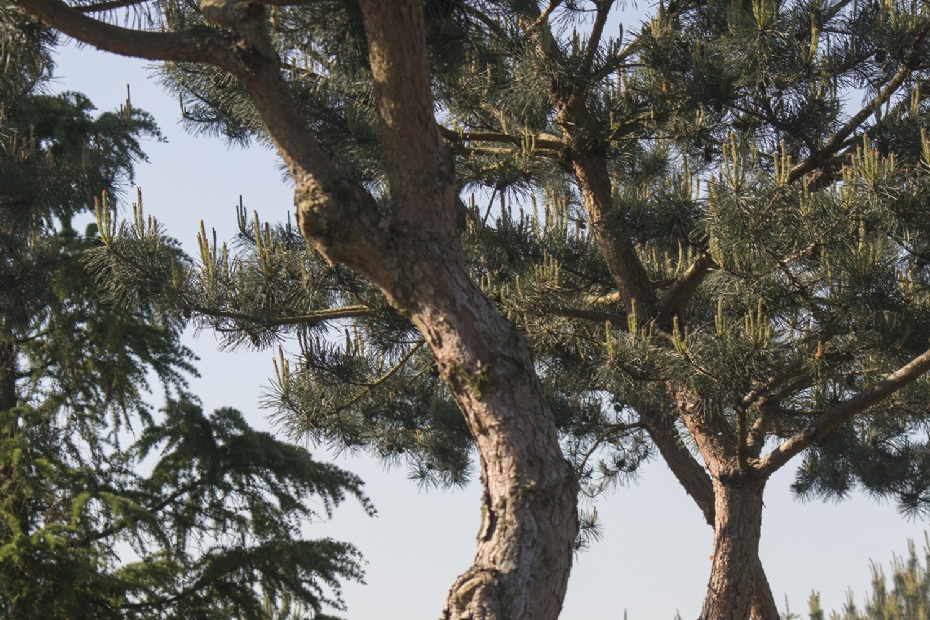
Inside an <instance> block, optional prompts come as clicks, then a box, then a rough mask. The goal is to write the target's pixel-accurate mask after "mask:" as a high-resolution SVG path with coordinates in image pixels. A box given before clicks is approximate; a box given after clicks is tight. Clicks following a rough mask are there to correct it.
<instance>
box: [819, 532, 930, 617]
mask: <svg viewBox="0 0 930 620" xmlns="http://www.w3.org/2000/svg"><path fill="white" fill-rule="evenodd" d="M907 551H908V555H907V558H906V559H905V558H903V557H898V556H894V557H893V558H892V560H891V590H889V589H888V581H887V579H886V578H885V571H884V570H883V569H882V566H881V565H880V564H875V563H874V562H873V563H872V566H871V570H872V593H871V594H869V595H867V596H866V599H865V601H864V603H865V604H864V608H863V609H862V610H861V611H860V610H859V608H858V607H857V606H856V602H855V596H854V595H853V593H852V591H850V592H849V593H848V595H847V600H846V604H845V605H844V606H843V612H842V614H840V613H838V612H835V611H834V612H831V613H830V617H829V620H921V619H923V618H926V617H927V615H928V614H930V579H928V573H927V568H928V566H930V546H928V545H925V547H924V556H925V557H924V562H923V564H921V562H920V559H919V558H918V556H917V550H916V548H915V546H914V541H913V540H909V541H907ZM808 603H809V608H810V615H809V617H810V620H824V618H826V616H825V615H824V611H823V609H822V608H821V606H820V594H819V593H818V592H812V593H811V596H810V600H809V601H808Z"/></svg>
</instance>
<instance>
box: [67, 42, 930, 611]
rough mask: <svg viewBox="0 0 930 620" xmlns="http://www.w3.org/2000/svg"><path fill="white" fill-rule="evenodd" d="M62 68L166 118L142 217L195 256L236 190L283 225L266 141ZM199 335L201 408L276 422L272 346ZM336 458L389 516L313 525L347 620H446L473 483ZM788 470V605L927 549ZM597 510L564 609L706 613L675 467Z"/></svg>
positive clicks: (781, 507) (766, 555)
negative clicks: (194, 132)
mask: <svg viewBox="0 0 930 620" xmlns="http://www.w3.org/2000/svg"><path fill="white" fill-rule="evenodd" d="M632 25H633V24H630V25H629V26H632ZM629 26H628V27H627V28H626V30H630V29H631V27H629ZM57 64H58V68H57V71H56V75H57V77H58V79H57V82H56V83H55V88H56V89H57V90H76V91H81V92H84V93H85V94H87V95H88V96H89V97H90V99H91V100H92V101H93V102H94V103H95V104H96V105H97V107H98V108H99V109H103V110H105V109H114V108H116V107H118V106H119V105H120V104H121V103H122V102H123V101H124V99H125V96H126V84H130V86H131V90H132V102H133V105H134V106H136V107H139V108H142V109H144V110H147V111H149V112H151V113H152V114H153V115H154V116H155V119H156V120H157V121H158V123H159V124H160V126H161V128H162V131H163V132H164V134H165V136H166V137H167V138H168V142H167V143H165V144H160V143H154V142H149V143H147V144H146V145H145V150H146V152H147V153H148V154H149V157H150V158H151V163H150V164H147V165H142V166H140V167H139V169H138V174H137V179H136V181H137V183H138V184H139V185H141V186H142V188H143V193H144V199H145V200H144V202H145V208H146V211H147V212H148V213H150V214H153V215H155V216H156V217H157V218H158V219H159V220H160V221H162V222H163V223H164V224H165V226H166V227H167V228H168V230H169V232H170V233H171V234H172V235H173V236H174V237H176V238H178V239H179V240H180V241H181V242H182V244H183V246H184V247H185V249H186V250H187V251H188V253H191V254H194V253H196V245H195V242H194V239H195V235H196V232H197V230H198V227H199V222H200V220H201V219H203V220H204V221H205V223H206V226H207V229H208V230H209V229H210V228H211V227H213V228H216V229H217V233H218V236H219V238H220V239H229V238H230V237H231V236H232V234H233V232H234V230H235V215H234V210H233V207H234V205H236V204H237V203H238V199H239V195H240V194H241V195H243V197H244V201H245V205H246V207H247V208H248V209H249V210H250V211H251V210H253V209H255V210H258V212H259V215H260V216H261V217H262V219H264V220H279V219H283V218H284V217H285V216H286V213H287V212H288V211H289V210H291V209H292V206H291V202H292V201H291V188H290V187H289V186H288V184H287V183H286V182H285V181H284V180H283V179H282V176H281V173H280V171H279V169H278V165H277V159H276V156H275V155H274V154H273V153H272V152H270V151H267V150H263V149H261V148H259V147H253V148H251V149H248V150H242V149H238V148H233V149H229V148H227V147H226V146H225V145H224V144H223V143H222V142H220V141H219V140H216V139H213V138H207V137H201V138H192V137H190V136H188V135H186V134H185V133H184V131H183V129H182V128H181V127H180V125H179V124H178V121H179V118H180V113H179V112H180V111H179V107H178V103H177V99H176V98H172V97H170V96H168V95H166V94H165V93H164V92H162V91H161V90H160V89H159V87H158V86H157V84H156V83H155V82H154V80H152V79H151V78H150V77H149V75H150V73H149V72H147V71H146V69H145V67H146V63H144V62H141V61H137V60H131V59H124V58H118V57H114V56H111V55H107V54H103V53H100V52H95V51H92V50H89V49H83V50H78V49H76V48H75V47H73V46H69V47H67V48H63V49H62V50H61V52H60V54H59V55H58V57H57ZM188 341H189V344H190V346H192V347H193V348H194V350H195V351H196V352H197V354H198V355H199V356H200V357H201V361H200V363H199V369H200V372H201V375H202V377H201V378H200V379H198V380H195V381H194V382H193V383H192V386H193V390H194V392H195V393H196V394H198V395H199V396H200V397H201V398H202V400H203V402H204V405H205V407H206V408H207V409H208V410H212V409H215V408H217V407H221V406H231V407H235V408H237V409H240V410H241V411H243V413H245V414H246V416H247V417H248V418H249V419H250V420H251V422H252V424H253V425H255V426H258V427H262V428H268V425H267V422H266V421H265V419H264V412H263V411H262V410H261V409H260V408H259V407H258V401H259V396H260V392H261V385H263V384H266V383H267V377H268V376H269V375H270V374H271V357H272V353H271V352H270V351H268V352H261V353H254V352H249V351H237V352H235V353H221V352H218V351H217V347H216V341H215V339H214V337H213V335H212V334H210V333H203V334H201V335H200V336H199V338H193V336H189V337H188ZM313 452H314V454H315V456H316V457H317V458H319V459H332V458H333V456H332V455H329V454H327V453H326V452H325V451H324V450H323V449H322V448H316V449H314V450H313ZM336 462H337V463H338V464H339V465H340V466H342V467H344V468H346V469H349V470H351V471H354V472H355V473H357V474H359V475H360V476H361V477H362V478H363V479H364V480H365V481H366V489H367V492H368V494H369V495H370V497H371V499H372V500H373V501H374V504H375V506H376V507H377V509H378V511H379V514H378V516H377V517H375V518H373V519H370V518H368V517H366V516H365V515H364V513H363V512H362V511H361V510H360V509H359V508H358V507H357V506H354V505H351V503H350V504H348V505H346V506H344V507H342V508H340V509H338V510H337V511H336V514H335V517H334V519H333V521H331V522H328V523H321V524H314V525H312V526H310V527H308V529H307V532H308V534H309V535H310V536H312V537H322V536H330V537H333V538H336V539H340V540H346V541H349V542H352V543H354V544H356V545H357V546H358V547H359V548H360V549H361V551H362V552H363V553H364V555H365V558H366V560H367V561H368V566H367V573H368V576H367V582H368V585H365V586H361V585H348V586H347V587H346V588H345V591H344V594H345V599H346V602H347V603H348V606H349V608H348V612H347V613H346V614H345V615H346V616H347V617H348V618H350V619H352V620H367V619H371V620H374V619H377V620H411V619H414V618H436V617H438V616H439V612H440V609H441V607H442V603H443V601H444V598H445V594H446V591H447V589H448V587H449V585H450V584H451V583H452V581H453V579H454V578H455V576H456V575H458V574H459V573H460V572H462V571H463V570H465V568H467V567H468V565H469V564H470V561H471V556H472V554H473V552H474V538H475V535H476V533H477V529H478V522H479V496H480V494H479V488H478V485H477V484H476V483H473V484H472V485H471V486H469V487H468V488H467V489H464V490H457V491H454V492H443V491H437V490H432V491H429V492H428V493H427V492H420V491H418V489H417V486H416V485H415V484H414V483H412V482H409V481H408V480H407V479H406V472H405V470H404V469H403V468H400V469H395V470H392V471H388V472H385V471H384V470H383V468H382V467H381V465H380V464H378V463H376V462H374V461H372V460H370V459H367V458H363V457H358V458H354V457H345V456H342V457H340V458H338V459H336ZM792 475H793V469H792V468H791V467H790V466H788V467H787V468H786V470H785V471H783V472H781V473H780V474H778V475H776V476H775V477H774V478H773V479H772V480H771V482H770V483H769V485H768V487H767V490H766V495H765V505H766V510H765V513H764V515H765V516H764V521H763V527H762V547H761V556H762V562H763V565H764V566H765V567H766V571H767V574H768V577H769V581H770V583H771V585H772V590H773V592H774V594H775V597H776V600H777V601H779V606H780V608H782V610H783V607H784V602H783V601H784V596H785V595H788V597H789V598H790V602H791V607H792V610H793V611H795V612H796V613H797V612H801V613H803V612H805V611H806V601H807V597H808V594H809V593H810V591H811V589H815V590H819V591H820V592H821V596H822V602H823V604H824V607H825V608H827V609H839V608H840V606H841V605H842V603H843V601H844V600H845V598H846V588H847V587H851V588H853V589H854V590H855V592H856V595H857V596H856V598H857V600H859V601H861V599H862V596H863V594H864V593H865V592H866V591H867V590H868V588H869V581H870V572H869V560H870V559H871V560H875V561H877V562H880V563H883V564H886V565H887V563H888V560H889V559H890V557H891V554H892V552H897V553H898V554H900V553H904V552H905V551H906V540H907V539H908V538H913V539H916V540H917V541H918V545H921V544H922V543H923V531H924V528H925V524H924V523H914V522H907V521H905V520H904V519H902V518H901V517H900V516H899V515H898V514H897V512H896V509H895V507H894V506H893V505H887V504H886V505H879V504H876V503H875V502H873V501H871V500H868V499H867V498H864V497H862V496H859V495H856V496H854V497H853V498H852V499H850V500H848V501H846V502H843V503H841V504H832V503H831V504H822V503H819V502H812V503H806V504H805V503H800V502H798V501H795V500H793V499H792V497H791V494H790V491H789V485H790V482H791V477H792ZM597 508H598V512H599V515H600V517H601V519H602V522H603V525H604V534H605V536H604V539H603V540H602V541H601V542H598V543H595V544H594V545H593V547H592V549H591V550H589V551H587V552H585V553H583V554H581V555H580V556H579V557H578V558H577V560H576V565H575V568H574V570H573V573H572V577H571V581H570V582H569V590H568V596H567V599H566V603H565V611H564V612H563V614H562V618H563V619H564V620H600V619H603V620H614V619H620V618H623V613H624V610H627V612H628V618H629V620H672V618H673V617H674V615H675V612H676V610H678V611H680V612H681V615H682V617H683V618H685V619H688V618H694V617H696V616H697V615H698V612H699V611H700V606H701V601H702V599H703V595H704V591H705V585H706V582H707V578H708V575H709V570H710V561H709V556H710V553H711V551H712V549H711V544H712V531H711V529H710V527H708V526H707V525H705V524H704V522H703V518H702V516H701V514H700V512H699V511H698V510H697V508H696V507H695V505H694V504H693V502H692V501H691V500H690V499H689V498H688V497H687V496H686V495H685V493H684V491H682V490H681V488H680V487H679V486H678V484H677V482H676V481H675V480H674V478H673V477H672V475H671V473H670V472H669V471H668V469H667V468H666V467H665V465H664V464H662V463H661V462H653V463H650V464H649V465H647V466H646V467H644V468H643V470H642V476H641V480H640V482H639V484H638V485H637V486H633V487H631V488H622V489H620V490H618V491H617V492H615V493H613V494H611V495H609V496H607V497H605V498H604V499H602V500H601V501H600V502H598V504H597ZM804 617H806V615H805V616H804Z"/></svg>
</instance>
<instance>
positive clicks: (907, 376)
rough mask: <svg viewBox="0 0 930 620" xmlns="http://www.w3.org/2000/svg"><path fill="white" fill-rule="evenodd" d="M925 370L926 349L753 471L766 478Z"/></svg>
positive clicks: (929, 361)
mask: <svg viewBox="0 0 930 620" xmlns="http://www.w3.org/2000/svg"><path fill="white" fill-rule="evenodd" d="M928 370H930V349H928V350H927V351H925V352H924V353H923V354H921V355H919V356H917V357H915V358H914V359H913V360H911V361H910V362H909V363H908V364H906V365H905V366H902V367H901V368H900V369H898V370H896V371H895V372H893V373H891V374H890V375H888V376H887V377H886V378H885V379H883V380H881V381H879V382H878V383H876V384H875V385H873V386H872V387H870V388H868V389H866V390H864V391H862V392H861V393H859V394H858V395H856V396H854V397H853V398H850V399H849V400H847V401H844V402H842V403H840V404H839V405H837V406H835V407H833V408H832V409H830V410H829V411H827V412H826V413H825V414H823V415H822V416H820V417H818V418H817V419H816V420H814V421H813V422H812V423H811V424H809V425H808V426H807V427H805V428H804V429H803V430H801V431H799V432H798V433H796V434H795V435H794V436H793V437H791V438H790V439H788V440H787V441H785V442H784V443H782V444H781V445H780V446H778V447H777V448H775V449H774V450H773V451H772V452H770V453H769V454H767V455H766V456H765V457H764V458H762V459H761V460H760V461H758V463H757V464H756V465H755V468H754V469H755V470H756V472H758V473H759V474H761V475H763V476H770V475H771V474H773V473H774V472H775V471H777V470H778V469H779V468H780V467H781V466H782V465H784V464H785V463H787V462H788V461H789V460H791V458H792V457H794V456H795V455H796V454H798V453H799V452H801V451H802V450H804V449H805V448H807V447H809V446H810V445H811V444H813V443H814V442H816V441H820V440H821V439H823V438H824V437H826V436H827V435H829V434H830V433H832V432H833V431H834V430H836V429H837V428H838V427H839V426H840V425H842V424H843V423H844V422H846V421H847V420H849V419H850V418H852V417H853V416H855V415H856V414H858V413H862V412H863V411H865V410H866V409H868V408H869V407H871V406H872V405H875V404H877V403H879V402H881V401H882V400H884V399H885V398H887V397H889V396H891V395H892V394H894V393H895V392H897V391H898V390H900V389H901V388H903V387H905V386H906V385H908V384H910V383H912V382H913V381H915V380H917V379H918V378H919V377H920V376H921V375H922V374H924V373H925V372H927V371H928Z"/></svg>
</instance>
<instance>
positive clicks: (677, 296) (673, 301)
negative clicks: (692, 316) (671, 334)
mask: <svg viewBox="0 0 930 620" xmlns="http://www.w3.org/2000/svg"><path fill="white" fill-rule="evenodd" d="M716 267H717V265H716V263H715V262H714V259H712V258H711V257H710V255H709V254H701V255H700V256H698V258H697V259H696V260H695V261H694V263H692V264H691V266H690V267H688V270H687V271H685V272H684V273H683V274H682V275H681V277H680V278H678V280H676V281H675V283H674V284H672V286H671V288H669V289H668V290H667V291H666V292H665V295H663V296H662V299H660V300H659V322H660V324H668V325H671V320H672V317H674V316H676V315H681V314H682V313H683V312H684V309H685V306H687V305H688V302H689V301H691V298H692V297H693V296H694V293H695V292H696V291H697V289H698V287H699V286H700V285H701V282H703V281H704V278H706V277H707V276H708V274H710V272H711V271H713V269H714V268H716Z"/></svg>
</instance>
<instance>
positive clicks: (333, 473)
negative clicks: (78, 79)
mask: <svg viewBox="0 0 930 620" xmlns="http://www.w3.org/2000/svg"><path fill="white" fill-rule="evenodd" d="M0 29H2V31H3V50H4V53H5V54H6V56H5V57H4V58H3V66H4V67H5V70H4V71H3V72H2V73H0V78H2V82H0V248H2V249H0V282H2V285H0V429H2V434H0V616H2V617H4V618H9V619H10V620H27V619H43V620H66V619H67V620H73V619H75V618H87V619H101V620H103V619H114V620H115V619H131V618H140V619H141V618H146V619H153V618H158V619H164V620H167V619H178V620H180V619H185V620H191V619H204V620H206V619H208V618H223V619H228V618H237V619H239V618H241V619H243V620H245V619H254V620H269V618H268V617H267V613H266V612H267V608H268V605H269V604H271V605H272V606H275V605H277V603H278V602H279V601H281V600H287V601H290V602H292V603H294V604H299V605H302V607H301V609H303V610H305V611H304V613H303V615H302V616H301V617H305V618H309V617H316V618H323V617H325V616H324V615H323V614H324V612H325V611H326V610H327V609H328V608H334V609H337V610H338V609H341V608H342V603H341V601H340V599H339V591H340V584H341V583H342V582H343V581H344V580H347V579H351V580H358V579H360V578H361V575H362V573H361V564H360V557H359V554H358V552H357V551H356V550H355V549H354V548H353V547H352V546H351V545H348V544H346V543H340V542H336V541H332V540H328V539H326V540H316V541H313V540H305V539H304V538H303V537H302V535H301V528H302V527H303V525H304V524H305V523H306V522H308V521H312V520H314V519H316V518H319V517H323V516H326V515H328V514H329V513H330V512H331V510H332V509H333V507H334V506H335V505H337V504H339V503H340V502H342V501H343V500H344V499H345V498H346V496H347V495H352V496H355V497H356V498H357V499H358V500H359V501H361V503H362V505H363V506H364V507H365V508H366V509H367V510H369V511H371V510H372V508H371V506H370V505H369V503H368V501H367V499H366V498H365V496H364V495H363V494H362V492H361V482H360V481H359V480H358V478H356V477H355V476H353V475H351V474H349V473H347V472H344V471H341V470H339V469H337V468H335V467H333V466H330V465H323V464H319V463H316V462H314V461H313V460H311V458H310V456H309V454H308V453H307V452H306V451H305V450H303V449H301V448H298V447H295V446H293V445H290V444H286V443H282V442H280V441H277V440H275V439H274V438H272V437H271V436H270V435H268V434H267V433H261V432H257V431H255V430H253V429H252V428H250V427H249V426H248V424H246V422H245V421H244V419H243V418H242V416H241V415H240V414H239V413H238V412H236V411H235V410H232V409H221V410H218V411H216V412H214V413H213V414H212V415H206V414H204V412H203V411H202V410H201V408H200V406H199V405H197V404H196V402H195V399H194V398H193V397H192V396H191V395H190V394H189V393H188V392H187V389H186V382H185V376H189V375H190V374H193V373H194V372H195V371H194V368H193V366H192V362H193V359H194V358H193V355H192V353H191V352H190V351H189V350H188V349H187V348H186V347H184V346H183V345H182V344H181V342H180V337H181V332H182V329H183V324H182V323H181V322H179V321H177V320H175V319H173V318H172V317H171V316H169V315H165V314H161V313H159V312H157V311H156V310H155V309H154V308H153V307H152V305H151V304H150V303H148V302H145V301H138V300H136V301H131V300H120V302H119V303H114V302H113V301H112V300H111V299H108V296H107V295H106V294H105V292H104V291H102V290H101V289H100V287H99V286H98V285H97V284H96V283H95V281H94V279H93V278H92V276H91V274H90V272H89V270H88V269H87V267H86V266H85V262H86V259H87V256H88V253H89V252H90V251H91V250H92V249H93V248H94V247H97V246H99V245H100V244H101V238H100V236H99V235H98V234H97V231H96V227H95V226H94V225H91V226H89V227H88V229H87V231H86V232H85V233H84V234H80V233H78V232H77V231H76V230H74V228H73V225H72V224H73V221H74V218H75V217H76V216H78V215H80V214H81V213H82V212H86V211H87V210H88V208H89V207H90V206H91V205H92V201H93V199H94V196H100V195H101V193H102V195H103V196H104V199H106V196H107V192H109V194H110V195H111V196H112V195H113V194H114V191H116V190H118V189H119V187H120V186H121V185H122V184H124V183H125V182H126V181H128V180H131V178H132V172H133V165H134V164H135V163H137V162H138V161H139V160H140V159H144V155H143V153H142V151H141V150H140V145H139V140H140V139H142V138H143V137H146V136H149V137H151V136H154V137H158V131H157V128H156V126H155V125H154V123H153V121H152V119H151V118H150V117H149V116H148V115H147V114H146V113H144V112H141V111H139V110H135V109H133V108H132V107H131V104H130V103H129V102H128V101H127V103H126V106H125V107H124V109H123V110H122V111H121V112H119V113H102V114H99V115H94V114H93V113H92V112H93V106H92V105H91V104H90V102H89V101H88V100H87V99H86V98H84V97H83V96H81V95H79V94H76V93H67V94H63V95H57V96H51V95H46V94H42V89H43V88H44V87H45V85H46V84H47V82H48V79H49V77H50V71H51V62H50V59H49V55H48V51H47V49H48V48H47V46H48V44H49V43H51V42H52V38H51V34H50V32H49V31H48V30H46V29H44V28H42V27H41V26H40V25H39V24H37V23H35V22H33V21H31V20H26V19H24V18H23V16H22V15H21V14H20V13H19V12H18V11H16V10H15V9H13V8H12V7H11V6H10V5H9V4H8V3H3V4H0ZM150 380H157V381H158V383H159V384H160V385H161V386H162V387H163V389H164V393H165V396H166V397H167V398H168V400H167V404H166V405H165V408H164V409H163V410H162V411H161V412H160V413H154V412H153V411H152V410H151V406H150V405H148V404H147V402H146V397H147V392H148V391H149V387H150V386H149V384H148V382H149V381H150ZM318 512H322V513H323V514H318ZM294 617H295V618H296V617H297V616H294Z"/></svg>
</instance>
